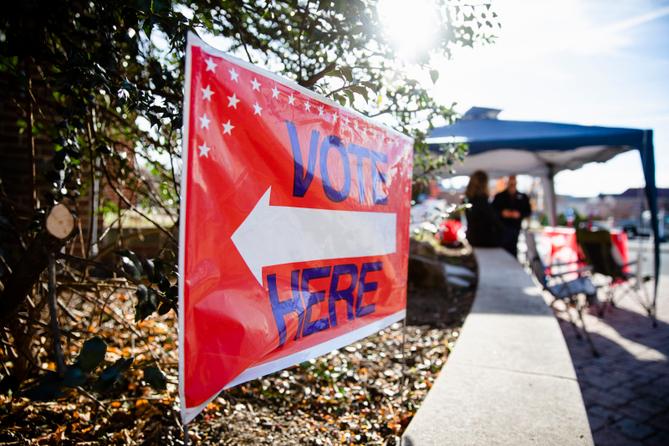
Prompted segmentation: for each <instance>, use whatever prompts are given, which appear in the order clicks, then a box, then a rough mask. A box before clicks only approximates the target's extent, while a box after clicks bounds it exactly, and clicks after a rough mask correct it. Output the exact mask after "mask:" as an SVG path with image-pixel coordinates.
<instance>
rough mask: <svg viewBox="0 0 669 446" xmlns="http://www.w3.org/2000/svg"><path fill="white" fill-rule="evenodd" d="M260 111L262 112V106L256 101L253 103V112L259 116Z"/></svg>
mask: <svg viewBox="0 0 669 446" xmlns="http://www.w3.org/2000/svg"><path fill="white" fill-rule="evenodd" d="M261 112H262V107H261V106H260V104H258V103H257V102H256V103H255V104H253V114H254V115H258V116H261Z"/></svg>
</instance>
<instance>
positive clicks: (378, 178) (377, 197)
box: [372, 152, 388, 204]
mask: <svg viewBox="0 0 669 446" xmlns="http://www.w3.org/2000/svg"><path fill="white" fill-rule="evenodd" d="M377 161H378V162H381V163H384V164H386V163H387V162H388V157H387V156H386V154H385V153H381V152H372V199H373V201H374V204H387V203H388V195H386V196H383V197H382V196H381V194H380V193H379V191H378V189H377V188H376V186H377V185H378V184H379V183H383V184H386V177H385V175H384V174H383V173H382V172H381V171H380V170H379V168H378V167H377V166H376V162H377Z"/></svg>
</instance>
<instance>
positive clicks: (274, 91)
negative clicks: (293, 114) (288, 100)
mask: <svg viewBox="0 0 669 446" xmlns="http://www.w3.org/2000/svg"><path fill="white" fill-rule="evenodd" d="M278 97H279V89H278V88H276V85H275V86H274V88H272V98H273V99H276V98H278Z"/></svg>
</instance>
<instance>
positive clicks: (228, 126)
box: [223, 119, 235, 135]
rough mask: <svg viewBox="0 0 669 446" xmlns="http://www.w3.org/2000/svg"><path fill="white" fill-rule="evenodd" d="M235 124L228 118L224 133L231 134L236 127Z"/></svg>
mask: <svg viewBox="0 0 669 446" xmlns="http://www.w3.org/2000/svg"><path fill="white" fill-rule="evenodd" d="M234 128H235V126H234V125H232V124H230V120H229V119H228V122H226V123H224V124H223V134H224V135H226V134H227V135H231V134H232V129H234Z"/></svg>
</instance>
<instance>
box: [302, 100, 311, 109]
mask: <svg viewBox="0 0 669 446" xmlns="http://www.w3.org/2000/svg"><path fill="white" fill-rule="evenodd" d="M304 109H305V110H306V111H311V104H310V103H309V101H307V102H305V103H304Z"/></svg>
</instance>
